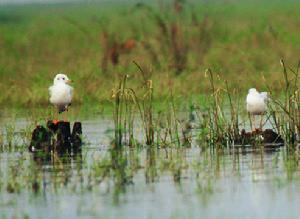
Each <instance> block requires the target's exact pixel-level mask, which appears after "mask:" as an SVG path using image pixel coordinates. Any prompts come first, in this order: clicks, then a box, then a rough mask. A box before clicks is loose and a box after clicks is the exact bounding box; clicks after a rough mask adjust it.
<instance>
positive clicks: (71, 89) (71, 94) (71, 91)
mask: <svg viewBox="0 0 300 219" xmlns="http://www.w3.org/2000/svg"><path fill="white" fill-rule="evenodd" d="M69 87H70V91H69V92H70V97H71V98H72V97H73V90H74V88H73V87H71V86H69Z"/></svg>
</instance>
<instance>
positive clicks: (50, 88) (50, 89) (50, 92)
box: [49, 86, 53, 96]
mask: <svg viewBox="0 0 300 219" xmlns="http://www.w3.org/2000/svg"><path fill="white" fill-rule="evenodd" d="M52 91H53V86H50V87H49V94H50V96H52Z"/></svg>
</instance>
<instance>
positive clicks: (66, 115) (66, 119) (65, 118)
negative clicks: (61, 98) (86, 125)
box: [64, 106, 69, 122]
mask: <svg viewBox="0 0 300 219" xmlns="http://www.w3.org/2000/svg"><path fill="white" fill-rule="evenodd" d="M68 111H69V110H68V107H67V106H66V108H65V112H64V121H65V122H68Z"/></svg>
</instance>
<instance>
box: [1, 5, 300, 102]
mask: <svg viewBox="0 0 300 219" xmlns="http://www.w3.org/2000/svg"><path fill="white" fill-rule="evenodd" d="M16 2H17V1H15V4H6V2H4V1H3V2H2V4H0V91H1V93H0V104H1V106H43V105H47V104H48V87H49V86H50V85H51V84H52V80H53V78H54V76H55V74H56V73H59V72H64V73H66V74H67V75H68V76H69V77H70V78H71V79H73V80H74V81H75V83H74V87H75V89H76V90H75V97H74V103H75V104H83V103H91V104H94V103H96V102H97V103H98V102H99V103H102V102H106V101H109V99H110V96H111V91H112V89H113V88H114V87H115V86H116V84H117V82H118V80H119V78H120V76H121V75H123V74H129V75H130V80H129V83H130V85H129V86H133V87H135V88H136V89H138V88H139V86H140V84H141V81H142V77H147V78H148V79H152V80H153V86H154V92H155V95H154V96H155V98H156V99H157V100H158V99H162V98H164V97H165V96H167V95H168V94H169V93H170V90H172V92H173V93H174V94H175V95H176V96H177V97H178V98H181V99H182V100H187V99H190V98H192V97H193V96H197V95H201V94H205V93H207V92H208V90H209V81H208V79H207V78H206V77H205V69H207V68H211V69H212V70H213V71H214V72H215V73H216V74H218V75H219V76H220V80H219V81H220V82H218V81H217V82H216V83H222V81H224V80H227V81H228V84H229V86H230V87H231V88H234V89H236V90H238V91H240V92H241V93H246V92H247V90H248V89H249V88H250V87H256V88H258V89H259V90H263V89H266V87H267V86H270V87H272V89H273V90H274V91H275V92H280V91H281V90H282V89H283V85H282V84H283V82H282V73H281V72H282V68H281V66H280V63H279V60H280V59H281V58H282V59H284V60H285V61H286V63H287V64H288V65H290V66H297V63H298V61H299V52H300V28H299V27H300V17H299V15H298V14H299V13H298V11H299V8H300V2H299V1H291V0H290V1H276V0H262V1H258V0H254V1H253V0H252V1H250V0H244V1H238V0H231V1H230V0H214V1H212V0H203V1H192V0H190V1H189V0H169V1H163V0H161V1H159V0H157V1H154V0H153V1H98V2H97V1H88V2H87V1H82V2H80V1H79V2H65V3H57V2H56V3H55V2H51V1H49V2H45V1H42V2H43V3H42V4H41V3H26V4H19V3H16ZM40 2H41V1H40ZM133 61H135V62H136V63H138V64H139V65H140V66H141V68H142V69H143V71H144V74H143V75H142V74H140V72H139V69H138V68H137V66H136V65H135V64H134V63H133Z"/></svg>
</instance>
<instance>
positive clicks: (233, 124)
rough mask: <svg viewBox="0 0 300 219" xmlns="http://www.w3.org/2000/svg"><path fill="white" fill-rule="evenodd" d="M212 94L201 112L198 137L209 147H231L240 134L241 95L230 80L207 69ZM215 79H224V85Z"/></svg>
mask: <svg viewBox="0 0 300 219" xmlns="http://www.w3.org/2000/svg"><path fill="white" fill-rule="evenodd" d="M205 74H206V76H207V78H208V80H209V82H210V86H211V95H210V99H209V101H208V104H207V105H204V106H205V108H202V112H200V113H199V114H200V117H201V120H200V122H201V124H199V127H200V130H199V134H198V138H199V139H200V141H201V140H204V142H206V143H207V144H208V146H209V147H213V148H215V147H216V148H219V147H224V146H225V147H229V146H232V145H233V144H234V141H235V140H236V139H238V138H239V136H240V125H241V121H240V100H239V99H240V97H239V96H238V95H237V93H238V92H237V91H236V90H231V89H230V88H229V85H228V81H226V80H223V79H221V78H220V76H219V75H218V74H215V73H213V72H212V70H211V69H207V71H206V73H205ZM215 80H219V81H221V80H223V85H222V86H218V87H216V83H215Z"/></svg>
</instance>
